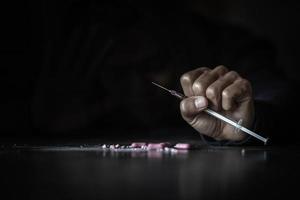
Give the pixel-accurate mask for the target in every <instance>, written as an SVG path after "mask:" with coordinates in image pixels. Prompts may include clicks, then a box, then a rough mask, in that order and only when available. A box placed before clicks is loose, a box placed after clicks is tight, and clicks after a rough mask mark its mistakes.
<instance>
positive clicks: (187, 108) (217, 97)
mask: <svg viewBox="0 0 300 200" xmlns="http://www.w3.org/2000/svg"><path fill="white" fill-rule="evenodd" d="M180 82H181V86H182V88H183V91H184V94H185V95H186V96H187V98H185V99H183V100H182V101H181V103H180V110H181V115H182V117H183V119H184V120H185V121H187V122H188V123H189V124H190V125H191V126H192V127H193V128H195V129H196V130H197V131H198V132H199V133H201V134H204V135H207V136H210V137H213V138H214V139H216V140H232V141H240V140H243V139H244V138H245V137H246V134H245V133H243V132H241V131H239V132H236V131H235V127H233V126H231V125H229V124H227V123H225V122H222V121H221V120H219V119H216V118H214V117H212V116H210V115H208V114H207V113H205V112H203V110H204V109H206V108H207V107H209V108H211V109H212V110H215V111H217V112H219V113H220V114H222V115H224V116H226V117H227V118H229V119H232V120H235V121H239V120H240V119H242V120H243V122H242V126H245V127H248V128H249V127H250V126H251V125H252V123H253V120H254V104H253V98H252V89H251V84H250V82H249V81H248V80H246V79H243V78H242V77H241V76H240V75H239V74H238V73H237V72H235V71H229V70H228V69H227V68H226V67H224V66H218V67H216V68H214V69H209V68H206V67H202V68H198V69H195V70H193V71H190V72H187V73H185V74H184V75H182V77H181V79H180Z"/></svg>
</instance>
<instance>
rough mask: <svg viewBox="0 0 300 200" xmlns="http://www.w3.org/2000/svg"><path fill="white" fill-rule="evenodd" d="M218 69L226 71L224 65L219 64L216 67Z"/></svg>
mask: <svg viewBox="0 0 300 200" xmlns="http://www.w3.org/2000/svg"><path fill="white" fill-rule="evenodd" d="M216 69H217V70H218V71H222V72H227V71H228V69H227V68H226V67H225V66H224V65H219V66H217V67H216Z"/></svg>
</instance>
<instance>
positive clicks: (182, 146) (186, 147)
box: [174, 143, 191, 149]
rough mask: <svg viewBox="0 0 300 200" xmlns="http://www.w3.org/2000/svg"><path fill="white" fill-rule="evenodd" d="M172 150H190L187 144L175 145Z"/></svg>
mask: <svg viewBox="0 0 300 200" xmlns="http://www.w3.org/2000/svg"><path fill="white" fill-rule="evenodd" d="M174 148H176V149H190V148H191V145H190V144H187V143H177V144H176V145H175V146H174Z"/></svg>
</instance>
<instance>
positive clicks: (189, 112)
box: [180, 96, 208, 122]
mask: <svg viewBox="0 0 300 200" xmlns="http://www.w3.org/2000/svg"><path fill="white" fill-rule="evenodd" d="M207 105H208V102H207V99H206V98H205V97H203V96H193V97H188V98H185V99H183V100H182V101H181V102H180V111H181V115H182V117H183V119H185V120H186V121H188V122H190V121H192V120H193V119H194V117H195V116H196V115H198V114H199V113H200V112H201V111H203V110H204V109H206V108H207Z"/></svg>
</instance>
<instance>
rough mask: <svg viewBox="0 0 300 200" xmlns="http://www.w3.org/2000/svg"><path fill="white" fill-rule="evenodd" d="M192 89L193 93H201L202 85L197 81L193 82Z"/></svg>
mask: <svg viewBox="0 0 300 200" xmlns="http://www.w3.org/2000/svg"><path fill="white" fill-rule="evenodd" d="M192 89H193V91H194V92H195V93H202V92H203V84H202V83H201V82H199V81H197V82H194V83H193V86H192Z"/></svg>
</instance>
